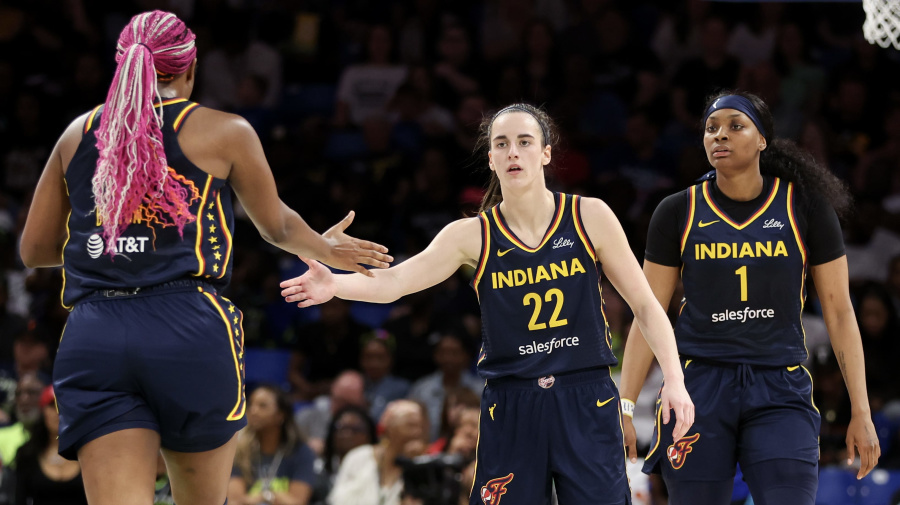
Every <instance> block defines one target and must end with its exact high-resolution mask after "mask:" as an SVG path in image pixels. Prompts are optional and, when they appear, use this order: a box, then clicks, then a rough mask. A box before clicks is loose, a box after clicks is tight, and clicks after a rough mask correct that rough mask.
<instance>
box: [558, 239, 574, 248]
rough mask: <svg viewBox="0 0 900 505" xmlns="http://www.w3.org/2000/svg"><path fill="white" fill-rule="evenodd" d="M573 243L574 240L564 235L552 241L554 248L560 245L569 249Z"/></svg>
mask: <svg viewBox="0 0 900 505" xmlns="http://www.w3.org/2000/svg"><path fill="white" fill-rule="evenodd" d="M574 245H575V241H574V240H572V239H570V238H566V237H559V238H558V239H556V240H554V241H553V248H554V249H560V248H562V247H568V248H569V249H571V248H572V246H574Z"/></svg>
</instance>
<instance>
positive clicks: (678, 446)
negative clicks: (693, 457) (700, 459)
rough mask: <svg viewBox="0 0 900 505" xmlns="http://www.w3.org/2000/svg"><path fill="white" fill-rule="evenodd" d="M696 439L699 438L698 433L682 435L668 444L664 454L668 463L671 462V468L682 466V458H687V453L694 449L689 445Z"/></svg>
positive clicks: (676, 468)
mask: <svg viewBox="0 0 900 505" xmlns="http://www.w3.org/2000/svg"><path fill="white" fill-rule="evenodd" d="M697 440H700V434H699V433H695V434H693V435H691V436H689V437H684V438H682V439H681V440H679V441H677V442H675V443H674V444H672V445H670V446H669V448H668V450H666V456H667V457H668V458H669V463H672V468H674V469H675V470H678V469H679V468H681V467H682V466H684V460H685V459H686V458H687V455H688V453H690V452H693V451H694V448H693V447H691V445H692V444H693V443H694V442H696V441H697Z"/></svg>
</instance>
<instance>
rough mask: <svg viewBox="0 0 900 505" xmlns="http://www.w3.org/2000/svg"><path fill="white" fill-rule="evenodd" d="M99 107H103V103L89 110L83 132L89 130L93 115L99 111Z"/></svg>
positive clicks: (92, 122)
mask: <svg viewBox="0 0 900 505" xmlns="http://www.w3.org/2000/svg"><path fill="white" fill-rule="evenodd" d="M100 107H103V104H102V103H101V104H100V105H98V106H96V107H94V110H92V111H91V114H90V115H89V116H88V118H87V121H85V122H84V133H87V132H89V131H91V125H93V124H94V117H96V116H97V112H99V111H100Z"/></svg>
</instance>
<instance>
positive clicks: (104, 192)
mask: <svg viewBox="0 0 900 505" xmlns="http://www.w3.org/2000/svg"><path fill="white" fill-rule="evenodd" d="M195 38H196V37H195V36H194V33H193V32H191V30H190V29H188V27H187V26H185V24H184V22H182V21H181V20H180V19H178V17H176V16H175V15H174V14H172V13H170V12H162V11H152V12H144V13H142V14H138V15H136V16H134V17H133V18H131V21H130V22H129V23H128V25H127V26H126V27H125V28H124V29H123V30H122V33H121V34H120V35H119V42H118V46H117V47H116V63H118V66H117V68H116V74H115V77H114V78H113V81H112V84H111V85H110V87H109V94H108V95H107V96H106V102H105V104H104V107H103V115H102V116H101V119H100V127H99V128H98V130H97V132H96V136H97V149H98V150H99V151H100V158H99V160H98V161H97V168H96V169H95V171H94V177H93V179H92V181H91V182H92V184H93V191H94V201H95V204H96V207H97V216H98V217H99V218H100V221H101V222H102V223H103V238H104V240H105V242H106V252H107V253H109V254H110V255H115V253H116V241H117V239H118V237H119V236H120V235H121V234H122V232H123V231H124V230H125V228H126V227H127V226H128V224H129V223H131V222H132V220H133V219H134V217H135V215H138V214H142V215H143V218H144V219H147V220H149V221H155V222H158V223H161V224H162V225H163V226H172V225H174V226H177V227H178V233H179V234H183V232H184V225H185V224H187V223H190V222H193V221H194V220H195V219H196V218H195V216H194V215H193V214H191V211H190V200H189V198H190V195H189V191H188V190H187V188H185V187H184V186H182V185H181V184H180V183H179V182H178V181H176V180H175V178H174V177H171V176H170V173H169V169H168V163H167V162H166V153H165V150H164V149H163V142H162V138H163V136H162V130H161V126H162V124H163V113H162V106H160V110H159V114H157V113H156V112H155V111H154V107H153V105H154V101H155V100H159V101H161V100H162V98H161V97H160V95H159V89H158V87H157V81H158V80H161V81H163V82H166V81H170V80H172V79H173V78H174V76H175V75H178V74H181V73H184V72H186V71H187V70H188V68H190V66H191V64H192V63H193V61H194V57H195V56H196V54H197V48H196V46H195V45H194V39H195ZM142 207H143V209H142Z"/></svg>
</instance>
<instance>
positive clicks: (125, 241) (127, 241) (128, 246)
mask: <svg viewBox="0 0 900 505" xmlns="http://www.w3.org/2000/svg"><path fill="white" fill-rule="evenodd" d="M149 240H150V238H149V237H119V239H118V240H117V241H116V253H117V254H122V255H124V254H125V253H142V252H144V249H145V247H146V245H147V241H149ZM104 249H105V243H104V242H103V238H102V237H100V235H99V234H97V233H94V234H93V235H91V236H90V237H89V238H88V241H87V253H88V256H90V257H91V259H97V258H99V257H100V256H101V255H102V254H103V251H104ZM126 257H127V256H126Z"/></svg>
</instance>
